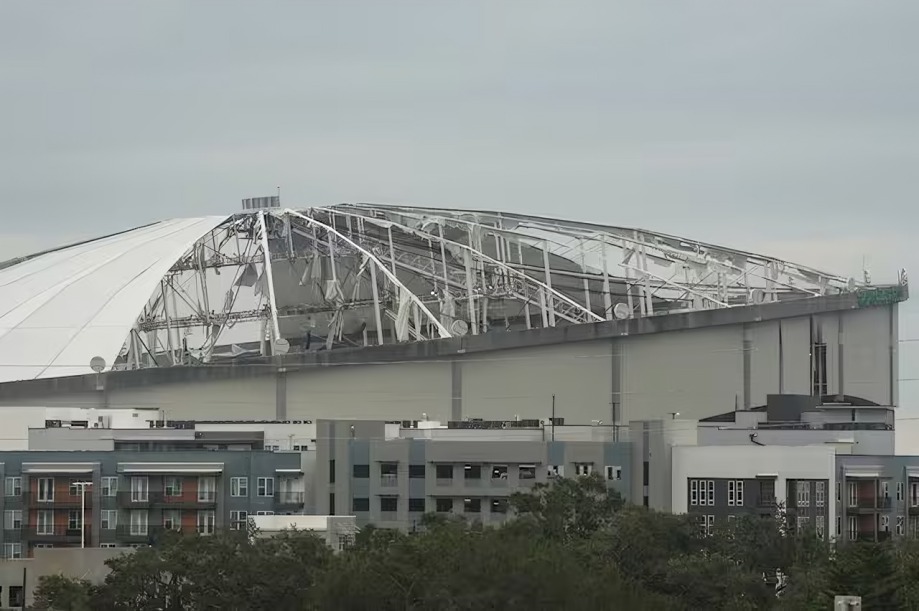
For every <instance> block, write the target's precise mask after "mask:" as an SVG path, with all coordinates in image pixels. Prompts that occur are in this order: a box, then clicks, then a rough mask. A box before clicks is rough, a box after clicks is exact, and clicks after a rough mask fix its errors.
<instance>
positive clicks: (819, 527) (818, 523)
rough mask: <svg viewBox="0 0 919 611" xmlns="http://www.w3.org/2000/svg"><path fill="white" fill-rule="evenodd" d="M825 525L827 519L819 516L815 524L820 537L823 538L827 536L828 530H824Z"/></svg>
mask: <svg viewBox="0 0 919 611" xmlns="http://www.w3.org/2000/svg"><path fill="white" fill-rule="evenodd" d="M825 525H826V520H825V519H824V517H823V516H817V521H816V522H814V526H815V527H816V528H815V530H816V532H817V538H818V539H821V540H823V539H825V538H826V531H825V530H824V526H825Z"/></svg>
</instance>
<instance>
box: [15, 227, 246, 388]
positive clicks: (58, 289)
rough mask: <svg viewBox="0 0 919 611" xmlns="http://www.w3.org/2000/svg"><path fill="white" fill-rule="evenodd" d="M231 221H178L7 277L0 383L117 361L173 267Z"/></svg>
mask: <svg viewBox="0 0 919 611" xmlns="http://www.w3.org/2000/svg"><path fill="white" fill-rule="evenodd" d="M227 218H228V217H226V216H211V217H203V218H190V219H174V220H169V221H162V222H159V223H155V224H153V225H148V226H146V227H140V228H138V229H134V230H131V231H127V232H124V233H121V234H118V235H115V236H110V237H108V238H103V239H100V240H94V241H92V242H87V243H85V244H80V245H77V246H72V247H70V248H64V249H61V250H58V251H55V252H51V253H47V254H44V255H40V256H38V257H35V258H34V259H29V260H27V261H24V262H22V263H19V264H18V265H14V266H12V267H9V268H6V269H2V270H0V382H11V381H15V380H29V379H37V378H56V377H62V376H68V375H81V374H87V373H91V371H90V368H89V361H90V359H92V358H93V357H94V356H101V357H102V358H104V359H105V361H106V363H107V364H108V365H109V366H110V365H111V364H112V363H114V362H115V359H116V358H117V357H118V353H119V352H120V351H121V348H122V346H123V345H124V342H125V340H126V339H127V337H128V334H129V333H130V331H131V328H132V327H133V326H134V323H135V322H136V320H137V317H138V316H139V315H140V314H141V312H142V311H143V308H144V306H145V305H146V304H147V302H148V301H149V300H150V298H151V296H152V295H153V293H154V291H155V290H156V289H157V287H158V286H159V284H160V281H161V280H162V278H163V276H165V275H166V273H167V272H168V271H169V268H170V267H172V265H173V264H175V262H176V261H177V260H178V259H179V258H180V257H181V256H182V255H183V254H185V253H186V252H187V251H188V250H189V249H190V248H191V247H192V246H193V245H194V243H195V242H196V241H197V240H198V239H199V238H201V237H202V236H204V235H205V234H206V233H208V232H209V231H211V230H212V229H214V228H215V227H217V226H218V225H220V224H221V223H222V222H224V221H225V220H226V219H227Z"/></svg>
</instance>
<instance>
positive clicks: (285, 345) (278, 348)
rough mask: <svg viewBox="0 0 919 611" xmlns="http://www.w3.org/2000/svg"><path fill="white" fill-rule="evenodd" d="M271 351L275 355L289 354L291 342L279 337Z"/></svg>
mask: <svg viewBox="0 0 919 611" xmlns="http://www.w3.org/2000/svg"><path fill="white" fill-rule="evenodd" d="M271 351H272V352H273V353H274V354H287V353H288V352H290V342H289V341H287V340H286V339H284V338H283V337H279V338H278V339H276V340H274V343H273V344H272V345H271Z"/></svg>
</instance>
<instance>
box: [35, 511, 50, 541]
mask: <svg viewBox="0 0 919 611" xmlns="http://www.w3.org/2000/svg"><path fill="white" fill-rule="evenodd" d="M35 517H36V520H35V532H36V533H37V534H39V535H53V534H54V512H53V511H49V510H47V509H41V510H39V511H38V513H37V514H36V516H35Z"/></svg>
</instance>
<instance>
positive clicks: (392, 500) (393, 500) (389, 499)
mask: <svg viewBox="0 0 919 611" xmlns="http://www.w3.org/2000/svg"><path fill="white" fill-rule="evenodd" d="M398 509H399V499H398V497H395V496H381V497H380V511H397V510H398Z"/></svg>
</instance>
